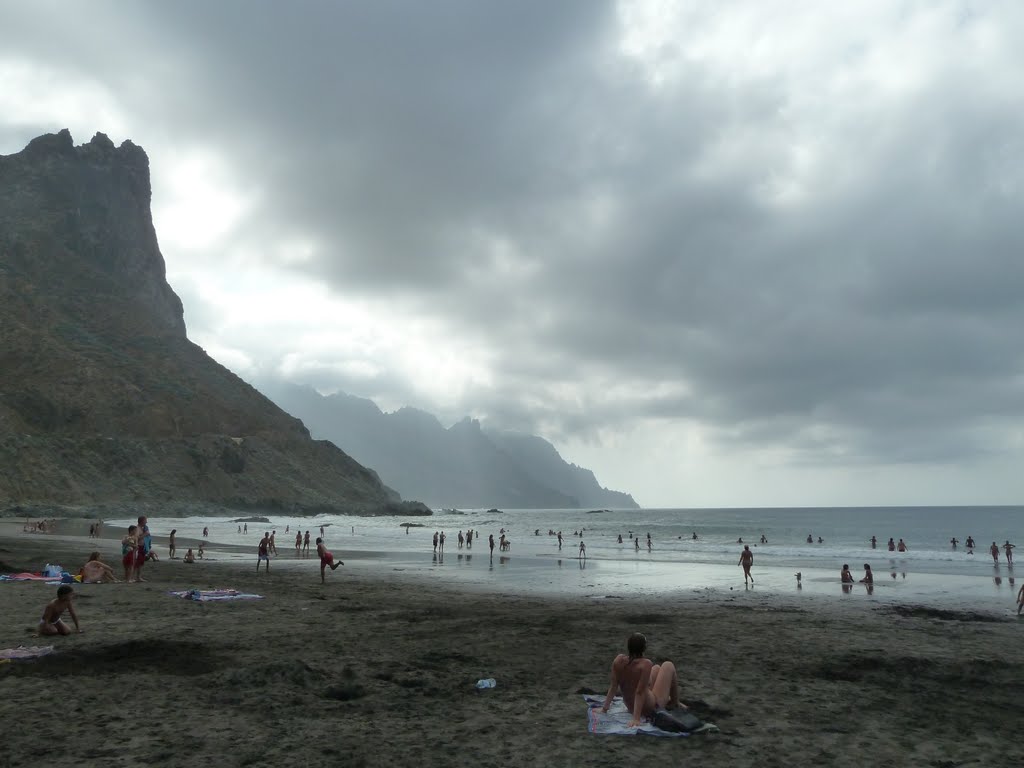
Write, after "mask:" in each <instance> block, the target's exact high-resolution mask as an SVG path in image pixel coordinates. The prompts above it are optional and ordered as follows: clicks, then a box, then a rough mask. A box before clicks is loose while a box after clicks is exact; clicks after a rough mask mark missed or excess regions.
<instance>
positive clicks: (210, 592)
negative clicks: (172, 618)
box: [168, 589, 263, 603]
mask: <svg viewBox="0 0 1024 768" xmlns="http://www.w3.org/2000/svg"><path fill="white" fill-rule="evenodd" d="M168 594H170V595H174V596H175V597H181V598H184V599H185V600H196V601H198V602H200V603H212V602H216V601H220V600H262V599H263V595H253V594H248V593H246V592H239V591H238V590H237V589H185V590H182V591H180V592H169V593H168Z"/></svg>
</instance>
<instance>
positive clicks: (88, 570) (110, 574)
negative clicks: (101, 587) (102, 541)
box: [78, 552, 117, 584]
mask: <svg viewBox="0 0 1024 768" xmlns="http://www.w3.org/2000/svg"><path fill="white" fill-rule="evenodd" d="M78 573H79V575H80V576H81V577H82V583H83V584H100V583H103V582H113V581H117V577H116V576H115V575H114V569H113V568H111V567H110V566H109V565H107V564H106V563H104V562H103V561H102V560H100V553H99V552H93V553H92V554H91V555H89V561H88V562H87V563H86V564H85V565H83V566H82V570H80V571H79V572H78Z"/></svg>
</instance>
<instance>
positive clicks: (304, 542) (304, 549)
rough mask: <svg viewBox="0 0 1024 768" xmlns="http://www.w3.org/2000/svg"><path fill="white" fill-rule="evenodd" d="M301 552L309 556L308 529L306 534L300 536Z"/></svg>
mask: <svg viewBox="0 0 1024 768" xmlns="http://www.w3.org/2000/svg"><path fill="white" fill-rule="evenodd" d="M302 554H303V556H305V557H309V531H306V535H305V536H303V537H302Z"/></svg>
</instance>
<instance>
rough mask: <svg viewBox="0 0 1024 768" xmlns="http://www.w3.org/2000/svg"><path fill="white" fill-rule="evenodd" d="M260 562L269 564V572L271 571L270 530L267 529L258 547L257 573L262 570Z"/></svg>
mask: <svg viewBox="0 0 1024 768" xmlns="http://www.w3.org/2000/svg"><path fill="white" fill-rule="evenodd" d="M260 563H266V564H267V573H270V532H269V531H265V532H264V533H263V538H262V539H260V543H259V544H258V545H257V547H256V573H259V572H260Z"/></svg>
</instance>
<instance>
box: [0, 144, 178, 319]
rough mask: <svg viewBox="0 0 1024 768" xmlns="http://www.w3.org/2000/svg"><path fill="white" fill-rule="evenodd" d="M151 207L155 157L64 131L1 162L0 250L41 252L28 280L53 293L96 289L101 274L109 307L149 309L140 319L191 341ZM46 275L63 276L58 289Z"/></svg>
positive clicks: (13, 253) (30, 265)
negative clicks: (119, 303) (80, 140)
mask: <svg viewBox="0 0 1024 768" xmlns="http://www.w3.org/2000/svg"><path fill="white" fill-rule="evenodd" d="M151 201H152V186H151V184H150V174H149V158H148V157H147V156H146V153H145V151H144V150H143V149H142V148H141V147H139V146H137V145H136V144H133V143H132V142H131V141H124V142H122V144H121V145H120V146H119V147H115V146H114V143H113V142H112V141H111V140H110V137H108V136H107V135H106V134H103V133H97V134H96V135H95V136H93V138H92V139H91V140H90V141H89V142H88V143H86V144H82V145H81V146H78V147H76V146H75V145H74V141H73V139H72V137H71V132H70V131H69V130H68V129H66V128H65V129H63V130H61V131H58V132H57V133H50V134H46V135H44V136H39V137H38V138H35V139H33V140H32V141H31V142H29V144H28V146H26V147H25V149H24V150H22V151H21V152H18V153H16V154H13V155H0V247H4V248H8V249H9V254H10V258H15V257H16V255H17V254H22V255H21V256H20V257H17V258H27V256H26V254H29V253H34V254H35V255H34V256H33V257H32V258H29V259H28V260H27V261H26V263H25V264H24V265H23V270H24V271H23V274H24V276H25V277H26V278H28V277H29V276H33V277H34V279H35V280H37V281H38V283H39V284H40V285H45V286H47V287H48V289H52V290H56V289H57V288H63V289H64V290H66V291H72V292H73V291H74V289H75V286H76V285H77V286H86V285H92V288H91V289H90V290H93V291H94V292H95V290H96V289H97V284H95V282H94V281H93V278H96V277H97V276H99V275H103V276H105V278H104V279H105V282H104V290H105V291H107V292H108V294H109V297H108V301H109V300H110V299H111V298H115V297H116V300H123V299H128V300H131V301H134V302H136V303H141V304H143V305H145V306H146V307H147V312H146V315H147V317H146V318H140V319H144V320H150V321H154V322H155V323H156V324H157V325H159V326H162V331H163V332H170V333H172V334H174V335H178V336H185V322H184V315H183V311H182V305H181V300H180V299H179V298H178V296H177V295H176V294H175V293H174V291H173V290H172V289H171V287H170V286H169V285H168V284H167V281H166V266H165V264H164V259H163V255H162V254H161V253H160V247H159V244H158V243H157V238H156V231H155V229H154V227H153V216H152V212H151V211H150V203H151ZM0 255H2V254H0ZM44 273H54V274H60V275H62V276H63V279H62V280H61V281H59V283H60V285H55V282H54V280H53V279H52V277H51V276H48V274H44ZM68 275H76V278H75V279H74V280H71V279H68V278H67V276H68ZM82 290H85V289H84V287H83V288H82ZM142 325H146V326H147V327H148V326H150V323H143V324H142ZM151 330H152V331H153V332H159V329H157V328H151Z"/></svg>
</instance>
